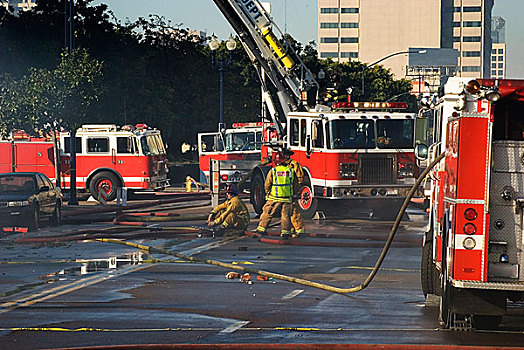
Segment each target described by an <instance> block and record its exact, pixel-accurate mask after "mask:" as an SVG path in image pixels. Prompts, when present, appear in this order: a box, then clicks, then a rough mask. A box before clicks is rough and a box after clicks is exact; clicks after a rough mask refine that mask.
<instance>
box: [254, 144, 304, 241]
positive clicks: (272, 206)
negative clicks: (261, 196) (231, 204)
mask: <svg viewBox="0 0 524 350" xmlns="http://www.w3.org/2000/svg"><path fill="white" fill-rule="evenodd" d="M273 163H274V167H273V168H272V169H271V170H270V171H269V173H268V174H267V178H266V182H265V184H264V188H265V190H266V193H267V195H266V204H265V205H264V208H262V214H261V215H260V221H259V223H258V227H257V232H259V233H262V234H264V233H266V231H267V227H268V226H269V223H270V222H271V219H272V218H273V216H275V214H276V213H277V212H278V210H281V234H280V235H281V237H282V238H283V239H288V238H289V236H290V235H291V227H292V226H291V213H292V202H293V195H294V194H295V193H298V180H297V176H296V175H295V171H294V170H293V169H292V168H290V167H288V166H287V165H286V164H285V156H284V155H283V154H282V153H281V152H275V153H274V154H273Z"/></svg>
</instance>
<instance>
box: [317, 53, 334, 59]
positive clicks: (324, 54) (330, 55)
mask: <svg viewBox="0 0 524 350" xmlns="http://www.w3.org/2000/svg"><path fill="white" fill-rule="evenodd" d="M320 58H338V52H321V53H320Z"/></svg>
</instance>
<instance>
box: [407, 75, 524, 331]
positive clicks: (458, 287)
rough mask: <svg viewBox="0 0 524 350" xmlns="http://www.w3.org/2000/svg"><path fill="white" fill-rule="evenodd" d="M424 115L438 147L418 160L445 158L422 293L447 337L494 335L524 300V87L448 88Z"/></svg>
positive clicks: (481, 83) (455, 81) (434, 190)
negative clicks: (436, 306) (510, 307)
mask: <svg viewBox="0 0 524 350" xmlns="http://www.w3.org/2000/svg"><path fill="white" fill-rule="evenodd" d="M424 115H427V116H428V117H430V118H433V130H432V131H433V132H432V135H431V136H432V137H433V140H434V142H433V144H432V145H430V147H429V149H427V148H425V146H424V145H422V144H421V145H419V146H417V149H416V154H417V157H420V158H421V159H423V158H425V156H424V155H425V154H426V155H427V154H429V161H437V160H438V158H439V156H440V157H442V153H444V156H443V158H442V160H440V162H438V163H437V166H436V167H435V168H434V169H433V170H432V172H431V173H430V180H431V198H430V220H429V225H428V227H429V229H428V231H427V233H426V235H425V239H424V244H423V249H422V269H421V278H422V289H423V292H424V294H425V295H429V294H436V295H440V312H439V321H440V323H441V325H442V326H444V327H447V328H452V329H464V328H466V329H468V328H472V327H475V328H491V327H496V326H497V325H498V323H499V322H500V321H501V317H502V315H504V314H505V312H506V308H507V303H508V300H511V301H519V300H523V299H524V269H523V267H524V249H523V244H524V236H523V234H524V231H523V223H524V220H523V218H524V216H523V208H524V120H523V118H522V116H523V115H524V80H496V79H493V80H490V79H478V80H471V78H470V79H468V78H450V79H449V80H448V82H447V83H446V85H445V86H444V94H443V96H441V97H439V98H436V99H434V100H433V101H428V103H426V104H425V110H424ZM426 152H428V153H426Z"/></svg>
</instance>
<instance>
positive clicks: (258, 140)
mask: <svg viewBox="0 0 524 350" xmlns="http://www.w3.org/2000/svg"><path fill="white" fill-rule="evenodd" d="M262 141H263V136H262V123H261V122H249V123H233V125H232V128H230V129H225V130H223V131H222V132H220V131H219V132H211V133H199V134H198V167H199V169H200V174H201V175H200V181H201V182H203V183H208V182H209V162H210V160H211V159H215V160H218V161H220V183H221V184H222V187H223V186H225V185H227V184H230V183H238V182H239V181H241V180H242V176H243V175H244V174H246V173H247V172H249V171H250V170H251V169H253V168H254V167H255V166H256V165H257V164H258V163H260V149H261V146H262Z"/></svg>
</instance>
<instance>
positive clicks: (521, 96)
mask: <svg viewBox="0 0 524 350" xmlns="http://www.w3.org/2000/svg"><path fill="white" fill-rule="evenodd" d="M468 85H469V87H470V89H471V87H474V89H476V90H478V92H484V95H485V92H486V91H497V92H498V93H499V94H500V96H499V98H509V99H513V100H518V101H524V80H516V79H472V78H460V77H451V78H449V79H448V81H447V82H446V84H445V85H444V93H445V94H449V95H453V94H462V93H463V92H464V90H465V89H466V87H468Z"/></svg>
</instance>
